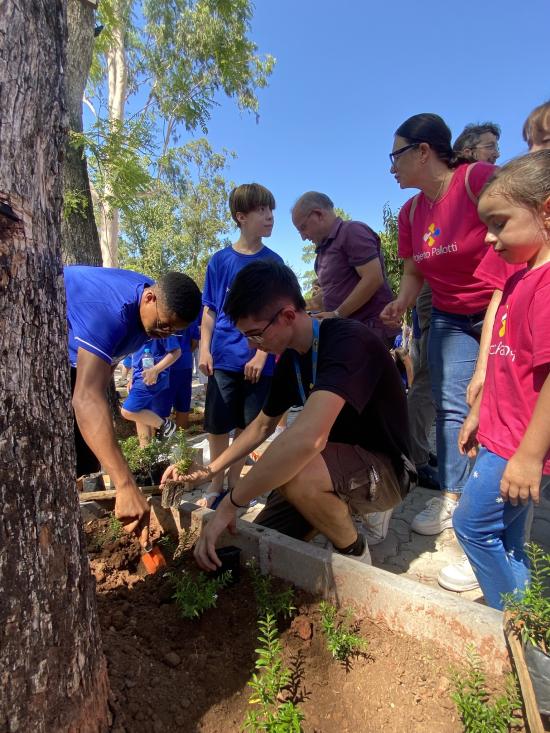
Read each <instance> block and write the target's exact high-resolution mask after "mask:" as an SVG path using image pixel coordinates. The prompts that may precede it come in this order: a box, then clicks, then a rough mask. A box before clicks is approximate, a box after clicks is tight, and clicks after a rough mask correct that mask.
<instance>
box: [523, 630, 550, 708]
mask: <svg viewBox="0 0 550 733" xmlns="http://www.w3.org/2000/svg"><path fill="white" fill-rule="evenodd" d="M523 653H524V655H525V662H526V664H527V669H528V670H529V676H530V677H531V684H532V685H533V690H534V692H535V698H536V701H537V705H538V708H539V711H540V712H541V713H542V714H543V715H550V655H548V654H545V653H544V652H543V651H542V649H541V648H540V647H538V646H533V644H526V645H524V647H523Z"/></svg>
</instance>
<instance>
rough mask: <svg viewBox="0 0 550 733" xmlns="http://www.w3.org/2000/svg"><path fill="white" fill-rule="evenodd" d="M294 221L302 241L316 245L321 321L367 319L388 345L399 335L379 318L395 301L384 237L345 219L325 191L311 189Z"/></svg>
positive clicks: (296, 208)
mask: <svg viewBox="0 0 550 733" xmlns="http://www.w3.org/2000/svg"><path fill="white" fill-rule="evenodd" d="M292 222H293V224H294V226H295V227H296V229H297V230H298V232H299V234H300V236H301V237H302V239H304V240H305V239H309V240H310V241H311V242H313V243H314V244H315V253H316V255H317V257H316V259H315V272H316V273H317V277H318V278H319V282H320V285H321V290H322V293H323V304H324V310H323V312H321V313H317V314H315V315H316V317H317V318H334V317H341V318H353V319H354V320H356V321H361V323H364V324H365V325H366V326H367V327H368V328H370V329H371V330H372V331H374V333H376V335H377V336H379V337H380V338H381V339H382V340H383V341H384V343H386V345H387V346H388V347H391V346H393V340H394V338H395V336H396V335H397V333H398V331H394V330H392V329H389V328H387V327H386V326H384V325H383V324H382V322H381V321H380V319H379V314H380V312H381V311H382V310H383V308H384V307H385V305H386V304H387V303H389V302H390V301H391V300H392V299H393V294H392V291H391V288H390V286H389V285H388V282H387V280H386V276H385V272H384V259H383V256H382V252H381V249H380V239H379V237H378V235H377V234H376V233H375V232H373V230H372V229H371V228H370V227H368V226H367V225H366V224H363V223H362V222H360V221H343V220H342V219H341V218H340V217H338V216H336V213H335V211H334V204H333V203H332V201H331V200H330V198H329V197H328V196H327V195H326V194H324V193H318V192H317V191H308V193H304V194H303V195H302V196H300V198H299V199H298V201H297V202H296V203H295V205H294V208H293V210H292Z"/></svg>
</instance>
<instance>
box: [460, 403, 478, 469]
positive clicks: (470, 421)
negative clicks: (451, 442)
mask: <svg viewBox="0 0 550 733" xmlns="http://www.w3.org/2000/svg"><path fill="white" fill-rule="evenodd" d="M478 427H479V416H478V415H476V414H474V413H472V412H470V414H469V415H468V417H467V418H466V420H464V422H463V423H462V427H461V428H460V433H459V434H458V450H459V451H460V453H461V454H462V455H463V456H464V455H467V456H469V457H470V458H475V456H476V455H477V446H478V443H477V429H478Z"/></svg>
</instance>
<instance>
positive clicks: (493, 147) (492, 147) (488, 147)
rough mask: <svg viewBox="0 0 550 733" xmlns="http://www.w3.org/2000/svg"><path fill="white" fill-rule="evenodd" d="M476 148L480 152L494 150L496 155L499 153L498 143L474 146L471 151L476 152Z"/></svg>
mask: <svg viewBox="0 0 550 733" xmlns="http://www.w3.org/2000/svg"><path fill="white" fill-rule="evenodd" d="M478 148H481V149H482V150H494V151H496V152H497V153H498V152H500V148H499V147H498V143H485V144H484V145H474V147H473V148H472V150H477V149H478Z"/></svg>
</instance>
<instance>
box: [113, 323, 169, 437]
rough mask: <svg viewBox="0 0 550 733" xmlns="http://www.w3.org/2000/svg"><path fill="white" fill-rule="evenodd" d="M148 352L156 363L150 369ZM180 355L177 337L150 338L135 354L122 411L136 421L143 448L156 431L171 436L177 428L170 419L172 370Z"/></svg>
mask: <svg viewBox="0 0 550 733" xmlns="http://www.w3.org/2000/svg"><path fill="white" fill-rule="evenodd" d="M146 351H148V352H149V353H150V355H151V358H152V359H153V362H154V364H153V366H151V367H150V368H144V365H143V355H144V353H145V352H146ZM180 356H181V349H180V345H179V339H178V336H169V337H168V338H165V339H151V340H150V341H147V342H146V343H145V344H144V345H143V346H142V347H141V349H138V351H136V352H134V354H133V355H132V369H133V374H132V389H131V390H130V393H129V395H128V397H127V398H126V399H125V400H124V403H123V405H122V408H121V410H120V413H121V415H122V417H124V418H126V420H133V421H134V422H135V423H136V429H137V434H138V437H139V444H140V446H141V447H142V448H143V447H145V446H146V445H148V443H150V441H151V438H152V437H153V434H154V432H155V431H160V430H161V429H162V438H169V437H170V436H171V435H173V434H174V432H175V430H176V424H175V423H173V422H172V421H171V420H168V416H169V415H170V412H171V410H172V399H171V391H170V373H169V372H170V368H171V367H172V365H173V364H177V362H178V361H179V359H180Z"/></svg>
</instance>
